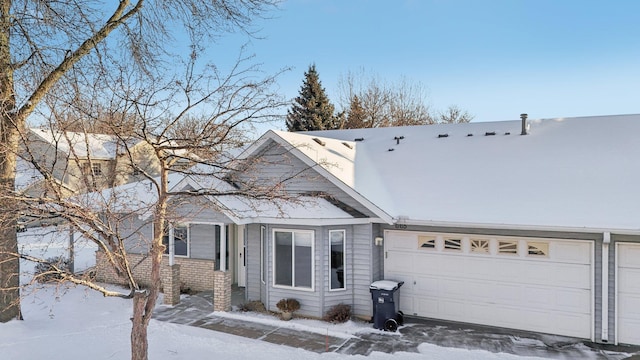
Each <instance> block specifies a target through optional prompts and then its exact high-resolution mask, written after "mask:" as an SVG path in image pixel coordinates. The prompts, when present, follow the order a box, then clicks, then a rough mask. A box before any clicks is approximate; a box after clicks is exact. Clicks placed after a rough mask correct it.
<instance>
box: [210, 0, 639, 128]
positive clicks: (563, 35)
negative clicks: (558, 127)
mask: <svg viewBox="0 0 640 360" xmlns="http://www.w3.org/2000/svg"><path fill="white" fill-rule="evenodd" d="M272 15H273V17H272V18H271V19H267V20H264V21H260V22H259V26H260V28H261V31H260V36H261V37H262V38H260V39H253V40H251V44H250V48H249V51H251V52H253V53H255V55H256V61H258V62H261V63H262V64H263V66H262V68H263V69H264V70H265V71H266V72H275V71H276V70H278V69H281V68H284V67H291V68H292V70H291V71H289V72H287V73H285V74H284V75H283V76H281V77H280V80H279V81H278V85H279V87H280V91H281V92H282V94H283V95H284V96H285V97H286V98H293V97H295V96H296V95H297V94H298V91H299V89H300V85H301V84H302V80H303V77H304V72H305V71H306V70H307V69H308V67H309V65H310V64H312V63H315V64H316V68H317V70H318V73H319V75H320V79H321V81H322V84H323V86H324V87H325V89H326V90H327V93H328V95H329V97H330V99H331V100H332V102H334V104H336V105H337V102H338V83H339V79H340V77H341V76H344V75H346V74H347V73H348V72H358V71H360V70H364V71H365V72H366V73H368V74H375V75H376V76H378V77H379V78H381V79H384V80H386V81H389V82H393V81H397V80H400V79H401V78H402V77H403V76H404V77H406V78H407V79H409V80H410V81H412V82H414V83H420V84H421V85H422V86H423V87H424V88H425V89H426V90H427V93H428V97H429V102H430V104H429V105H430V106H431V107H432V108H433V109H434V110H444V109H445V108H446V107H448V106H449V105H451V104H456V105H458V106H459V107H461V108H463V109H465V110H467V111H469V112H470V113H471V114H473V115H474V116H475V119H474V121H494V120H509V119H518V118H519V114H520V113H523V112H526V113H528V114H529V116H530V118H548V117H569V116H586V115H609V114H628V113H640V96H639V95H640V91H639V90H638V88H639V87H640V1H635V0H628V1H622V0H620V1H592V0H580V1H574V0H529V1H525V0H521V1H520V0H486V1H481V0H449V1H447V0H395V1H392V0H388V1H382V0H369V1H365V0H288V1H284V2H283V3H282V4H281V10H280V11H276V12H274V13H273V14H272ZM235 40H237V39H235ZM223 44H224V46H231V41H229V42H224V41H223ZM282 127H284V125H282Z"/></svg>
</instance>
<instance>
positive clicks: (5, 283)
mask: <svg viewBox="0 0 640 360" xmlns="http://www.w3.org/2000/svg"><path fill="white" fill-rule="evenodd" d="M10 8H11V1H10V0H2V1H0V194H2V195H3V196H2V197H3V200H2V202H1V204H0V322H7V321H9V320H12V319H21V314H20V275H19V274H20V260H19V259H18V257H17V254H18V241H17V235H16V228H17V225H18V212H17V211H16V210H17V209H16V208H15V206H14V204H15V202H14V201H11V200H10V199H12V198H13V197H12V196H5V195H10V194H11V193H12V192H13V191H14V189H15V171H16V151H17V148H18V131H19V129H20V128H22V126H23V121H21V120H23V119H21V118H16V116H15V110H16V109H15V107H16V101H15V94H14V90H13V65H12V64H11V53H10V50H9V49H10V35H11V32H10V29H11V21H12V20H11V16H10V14H9V9H10Z"/></svg>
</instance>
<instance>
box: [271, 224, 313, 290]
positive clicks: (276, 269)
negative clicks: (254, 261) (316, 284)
mask: <svg viewBox="0 0 640 360" xmlns="http://www.w3.org/2000/svg"><path fill="white" fill-rule="evenodd" d="M273 248H274V254H273V260H274V262H273V273H274V276H273V283H274V285H278V286H287V287H293V288H301V289H313V268H314V261H313V231H303V230H274V232H273Z"/></svg>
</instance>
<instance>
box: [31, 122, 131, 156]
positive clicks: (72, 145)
mask: <svg viewBox="0 0 640 360" xmlns="http://www.w3.org/2000/svg"><path fill="white" fill-rule="evenodd" d="M31 131H32V133H33V134H36V135H37V136H39V137H40V138H42V140H43V141H45V142H47V143H49V144H51V145H52V146H54V147H56V148H57V150H58V151H61V152H63V153H65V154H71V153H72V149H73V153H75V155H76V156H78V157H79V158H88V157H91V158H93V159H103V160H110V159H115V158H116V156H117V155H118V143H120V142H121V141H120V140H119V139H118V138H117V137H116V136H113V135H104V134H89V133H87V134H85V133H78V132H70V131H68V132H66V133H64V132H59V131H52V130H50V129H41V128H32V129H31ZM130 141H132V144H129V145H130V146H132V145H134V144H135V143H137V142H139V140H135V139H131V140H130Z"/></svg>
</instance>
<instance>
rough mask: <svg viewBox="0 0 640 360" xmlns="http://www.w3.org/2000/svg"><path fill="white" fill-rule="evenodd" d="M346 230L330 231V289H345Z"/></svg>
mask: <svg viewBox="0 0 640 360" xmlns="http://www.w3.org/2000/svg"><path fill="white" fill-rule="evenodd" d="M345 245H346V244H345V231H344V230H331V231H329V254H330V260H329V261H330V262H331V264H330V266H329V267H330V269H329V271H330V272H331V273H330V274H329V275H330V276H329V279H330V282H331V283H330V285H329V286H330V289H331V290H338V289H345V288H346V286H345V281H344V264H345V256H344V255H345Z"/></svg>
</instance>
